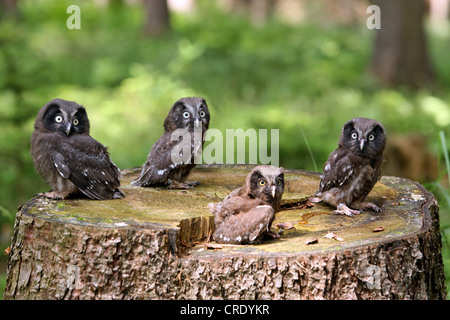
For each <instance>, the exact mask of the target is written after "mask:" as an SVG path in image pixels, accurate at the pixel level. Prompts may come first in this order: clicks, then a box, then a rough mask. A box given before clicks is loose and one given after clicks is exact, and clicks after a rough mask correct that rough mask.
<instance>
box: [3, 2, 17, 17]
mask: <svg viewBox="0 0 450 320" xmlns="http://www.w3.org/2000/svg"><path fill="white" fill-rule="evenodd" d="M18 12H19V11H18V10H17V0H0V19H3V18H4V17H12V18H17V15H18Z"/></svg>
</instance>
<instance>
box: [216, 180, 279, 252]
mask: <svg viewBox="0 0 450 320" xmlns="http://www.w3.org/2000/svg"><path fill="white" fill-rule="evenodd" d="M210 210H211V213H212V214H214V217H215V218H214V224H215V230H214V233H213V238H214V240H215V241H216V242H218V243H229V244H251V243H258V242H260V241H261V239H262V237H263V233H264V232H266V231H268V229H269V227H270V225H271V224H272V221H273V219H274V218H275V211H274V209H273V208H272V207H271V206H269V205H263V201H262V200H261V199H257V198H252V197H250V196H249V194H248V192H247V189H246V187H245V186H244V187H241V188H238V189H235V190H234V191H232V192H231V193H230V194H229V195H228V196H226V197H225V199H224V200H223V201H222V202H219V203H216V204H211V205H210Z"/></svg>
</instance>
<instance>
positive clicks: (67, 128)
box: [64, 122, 72, 135]
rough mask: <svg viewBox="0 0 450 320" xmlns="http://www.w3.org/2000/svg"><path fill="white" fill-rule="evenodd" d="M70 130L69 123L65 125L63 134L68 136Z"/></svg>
mask: <svg viewBox="0 0 450 320" xmlns="http://www.w3.org/2000/svg"><path fill="white" fill-rule="evenodd" d="M71 128H72V124H71V123H70V122H69V123H68V124H66V125H65V126H64V132H65V133H66V134H67V135H69V133H70V129H71Z"/></svg>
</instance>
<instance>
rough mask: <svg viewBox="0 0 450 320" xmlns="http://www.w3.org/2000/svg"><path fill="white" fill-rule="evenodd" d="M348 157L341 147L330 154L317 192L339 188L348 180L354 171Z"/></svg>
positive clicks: (349, 155)
mask: <svg viewBox="0 0 450 320" xmlns="http://www.w3.org/2000/svg"><path fill="white" fill-rule="evenodd" d="M350 157H351V154H349V153H348V152H346V151H345V150H344V149H343V148H342V147H339V148H337V149H336V150H334V151H333V152H332V153H331V154H330V156H329V157H328V160H327V162H326V163H325V166H324V170H323V175H322V179H321V181H320V187H319V192H325V191H328V190H330V189H331V188H335V187H341V186H342V185H344V184H345V183H346V182H347V181H348V180H349V178H350V177H351V176H352V175H353V173H354V169H355V167H354V163H353V161H351V159H350Z"/></svg>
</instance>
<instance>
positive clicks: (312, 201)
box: [308, 197, 322, 203]
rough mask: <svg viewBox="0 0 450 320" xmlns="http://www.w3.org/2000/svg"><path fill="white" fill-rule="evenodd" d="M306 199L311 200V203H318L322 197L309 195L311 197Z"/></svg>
mask: <svg viewBox="0 0 450 320" xmlns="http://www.w3.org/2000/svg"><path fill="white" fill-rule="evenodd" d="M308 200H309V202H311V203H319V202H322V199H321V198H319V197H311V198H309V199H308Z"/></svg>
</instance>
